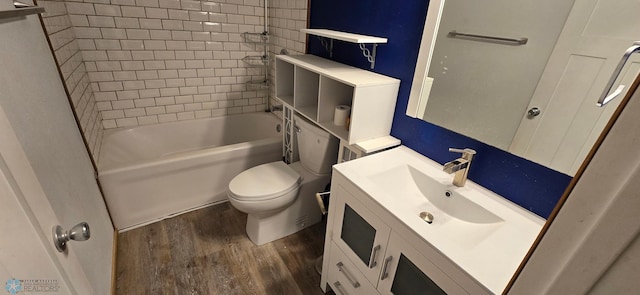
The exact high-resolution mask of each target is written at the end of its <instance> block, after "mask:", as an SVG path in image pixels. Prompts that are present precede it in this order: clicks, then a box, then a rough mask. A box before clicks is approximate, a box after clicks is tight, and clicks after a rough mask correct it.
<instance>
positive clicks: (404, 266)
mask: <svg viewBox="0 0 640 295" xmlns="http://www.w3.org/2000/svg"><path fill="white" fill-rule="evenodd" d="M378 291H379V292H380V294H395V295H405V294H407V295H408V294H410V295H415V294H429V295H432V294H433V295H437V294H468V293H467V292H466V291H465V290H464V289H463V288H462V287H460V286H459V285H458V284H456V283H455V282H454V281H453V280H452V279H451V278H450V277H449V276H447V275H446V274H445V273H444V272H443V271H442V270H441V269H440V268H438V267H437V266H436V265H435V264H433V263H432V262H431V261H429V260H428V259H427V258H426V257H424V256H423V255H422V254H420V253H419V252H418V251H417V250H415V248H413V246H411V245H410V244H409V243H408V242H407V241H406V240H404V239H403V238H401V237H400V236H398V235H397V234H396V233H391V237H390V239H389V244H388V245H387V252H386V255H385V258H384V261H383V262H382V271H381V274H380V282H379V283H378Z"/></svg>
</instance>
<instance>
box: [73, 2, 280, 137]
mask: <svg viewBox="0 0 640 295" xmlns="http://www.w3.org/2000/svg"><path fill="white" fill-rule="evenodd" d="M262 3H263V2H262V1H259V0H226V1H217V2H211V1H195V0H86V1H84V2H73V1H67V2H66V4H67V10H68V12H69V19H70V22H71V25H72V26H73V28H74V32H75V36H76V38H77V44H78V46H79V49H80V51H81V52H82V57H83V60H84V63H85V67H86V70H87V72H88V77H89V81H90V85H91V89H92V90H93V92H94V94H95V99H96V105H97V108H98V110H99V111H100V113H101V115H102V124H103V127H104V128H105V129H109V128H116V127H125V126H136V125H146V124H155V123H161V122H169V121H177V120H189V119H197V118H206V117H213V116H223V115H227V114H237V113H248V112H259V111H263V110H264V109H265V108H266V103H267V101H266V100H267V98H266V96H267V95H268V93H267V91H266V90H265V89H263V88H261V87H255V86H251V85H248V84H247V82H249V81H255V80H264V72H263V71H264V69H263V68H261V67H252V66H250V65H249V64H247V63H245V62H243V60H242V58H243V57H245V56H248V55H258V56H259V55H262V52H263V47H262V45H260V44H252V43H248V42H246V40H244V39H243V38H242V35H241V33H242V32H255V33H259V32H262V31H263V20H264V18H263V15H264V8H263V6H262V5H263V4H262Z"/></svg>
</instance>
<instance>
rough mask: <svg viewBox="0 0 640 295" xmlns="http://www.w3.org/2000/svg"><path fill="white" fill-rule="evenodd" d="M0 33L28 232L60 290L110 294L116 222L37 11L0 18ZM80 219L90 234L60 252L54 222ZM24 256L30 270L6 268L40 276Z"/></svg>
mask: <svg viewBox="0 0 640 295" xmlns="http://www.w3.org/2000/svg"><path fill="white" fill-rule="evenodd" d="M11 9H14V7H13V4H12V1H0V10H11ZM0 40H1V42H0V155H1V157H2V161H3V162H4V163H6V167H5V168H3V170H2V172H3V174H4V176H5V177H6V178H7V179H9V180H10V181H9V184H10V185H11V188H12V190H13V191H14V193H15V195H16V196H18V198H17V199H18V201H19V204H20V206H21V207H22V210H23V211H24V212H26V214H27V217H28V218H29V221H30V222H31V224H32V226H31V227H33V229H34V230H28V229H27V230H25V231H26V232H28V233H30V234H33V233H34V231H35V233H36V234H37V236H36V238H37V239H38V240H40V241H41V242H40V245H41V246H42V247H44V249H45V250H44V251H45V252H43V253H42V254H44V253H46V254H48V256H49V260H51V261H52V262H53V264H54V265H55V266H56V268H57V271H58V272H59V273H60V277H61V278H62V280H63V281H64V282H65V283H66V285H67V287H68V288H69V290H70V291H69V292H61V293H60V294H68V293H70V294H109V293H110V291H111V274H112V258H113V239H114V235H113V233H114V231H113V226H112V224H111V221H110V218H109V215H108V213H107V209H106V206H105V204H104V201H103V199H102V196H101V194H100V190H99V188H98V185H97V182H96V179H95V176H94V171H93V167H92V165H91V161H90V158H89V154H88V152H87V150H86V149H85V147H84V144H83V142H82V136H81V134H80V131H79V130H78V127H77V125H76V122H75V119H74V117H73V113H72V110H71V107H70V105H69V102H68V100H67V96H66V93H65V90H64V87H63V84H62V81H61V79H60V77H59V75H58V71H57V68H56V65H55V62H54V60H53V56H52V54H51V51H50V49H49V47H48V44H47V41H46V37H45V34H44V32H43V29H42V26H41V24H40V21H39V19H38V16H37V15H28V16H26V17H13V18H2V19H0ZM83 221H84V222H88V223H89V225H90V228H91V238H90V239H89V240H87V241H84V242H74V241H72V242H71V243H69V245H68V249H67V252H66V253H59V252H57V250H55V248H54V245H53V243H52V237H51V235H52V233H51V232H52V228H53V227H54V226H55V225H57V224H60V225H61V226H62V227H63V228H64V229H69V228H70V227H72V226H73V225H75V224H77V223H79V222H83ZM24 222H25V220H24V218H17V219H13V218H9V219H5V220H4V221H3V232H1V234H2V235H3V237H10V235H11V233H12V231H10V230H9V229H12V230H16V229H17V230H20V229H22V227H24V226H25V223H24ZM27 228H28V227H27ZM5 229H7V230H8V232H6V233H5ZM8 239H9V240H11V239H10V238H8ZM18 242H19V241H18ZM20 255H22V256H19V257H21V258H22V259H24V260H23V261H24V262H25V265H24V266H23V267H25V268H26V269H27V270H29V271H31V272H32V273H31V275H29V274H30V273H23V274H20V275H24V276H26V277H17V275H18V273H17V270H18V268H17V267H19V266H16V265H13V264H11V265H9V266H7V271H9V273H15V275H16V278H19V279H32V278H33V279H41V278H38V277H37V274H38V272H39V271H40V264H39V263H30V261H31V260H29V258H30V257H29V255H31V253H28V252H25V253H20ZM1 258H2V259H3V260H2V261H3V262H2V263H5V260H4V258H5V257H1ZM43 264H45V265H46V264H47V262H46V261H45V262H43ZM20 269H22V268H20ZM0 279H4V278H0ZM6 279H9V278H6ZM54 294H55V293H54Z"/></svg>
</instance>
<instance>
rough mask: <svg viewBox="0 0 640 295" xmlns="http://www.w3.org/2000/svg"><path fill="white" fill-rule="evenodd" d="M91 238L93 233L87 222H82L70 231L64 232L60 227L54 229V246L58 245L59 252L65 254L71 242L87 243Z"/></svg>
mask: <svg viewBox="0 0 640 295" xmlns="http://www.w3.org/2000/svg"><path fill="white" fill-rule="evenodd" d="M90 237H91V231H90V230H89V224H88V223H86V222H80V223H78V224H76V225H75V226H74V227H72V228H71V229H70V230H68V231H64V230H63V229H62V227H61V226H59V225H56V226H55V227H54V228H53V244H54V245H56V249H58V251H59V252H64V251H65V250H66V249H67V242H68V241H69V240H74V241H86V240H88V239H89V238H90Z"/></svg>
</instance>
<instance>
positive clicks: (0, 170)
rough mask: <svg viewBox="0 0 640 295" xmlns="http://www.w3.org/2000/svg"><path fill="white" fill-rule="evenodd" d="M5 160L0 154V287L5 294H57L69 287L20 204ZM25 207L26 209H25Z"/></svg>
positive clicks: (42, 237)
mask: <svg viewBox="0 0 640 295" xmlns="http://www.w3.org/2000/svg"><path fill="white" fill-rule="evenodd" d="M8 172H9V171H8V170H7V167H6V163H5V162H4V159H2V158H0V232H2V235H3V236H4V237H6V238H4V239H0V287H3V288H4V289H5V291H7V292H8V293H9V294H16V293H19V292H28V291H30V290H32V289H33V288H36V287H38V288H43V287H44V288H47V290H51V291H56V292H58V294H69V293H71V290H70V289H69V287H68V286H67V284H66V281H65V279H66V278H64V279H63V277H62V275H61V274H60V272H59V271H58V267H57V266H56V264H55V262H54V261H53V259H52V257H51V256H50V255H51V253H49V252H47V247H48V246H49V245H47V242H48V241H49V240H48V239H46V237H44V236H43V235H42V233H41V232H38V230H37V228H38V225H37V223H36V222H35V221H34V220H32V218H30V216H29V215H30V214H31V213H32V212H31V210H29V208H28V207H26V208H25V207H23V205H22V203H24V201H25V200H24V198H21V197H20V196H19V193H16V191H14V190H13V188H12V187H11V185H10V184H9V182H10V181H9V178H11V177H7V175H6V174H7V173H8ZM25 209H26V210H25Z"/></svg>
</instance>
